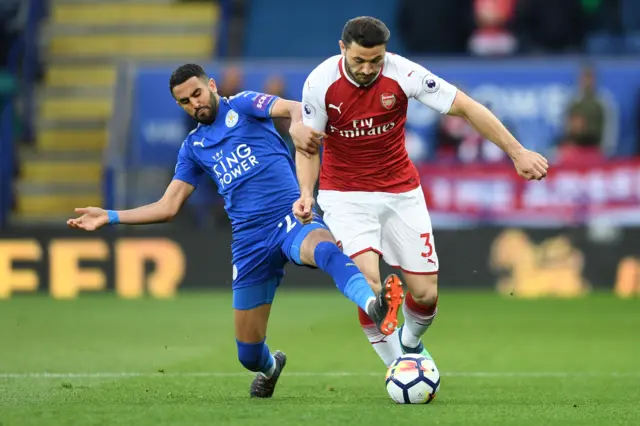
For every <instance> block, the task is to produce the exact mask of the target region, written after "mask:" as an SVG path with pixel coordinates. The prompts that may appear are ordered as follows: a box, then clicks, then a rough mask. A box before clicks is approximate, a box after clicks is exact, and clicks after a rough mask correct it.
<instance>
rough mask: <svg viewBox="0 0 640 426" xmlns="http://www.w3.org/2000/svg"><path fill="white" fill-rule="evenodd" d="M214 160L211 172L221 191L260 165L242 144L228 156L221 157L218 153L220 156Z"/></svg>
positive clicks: (246, 146)
mask: <svg viewBox="0 0 640 426" xmlns="http://www.w3.org/2000/svg"><path fill="white" fill-rule="evenodd" d="M216 154H217V153H216ZM214 160H215V161H216V164H214V166H213V172H214V173H215V174H216V178H217V179H218V183H219V184H220V187H221V188H222V189H224V188H226V187H227V186H228V185H230V184H231V183H232V182H233V181H234V180H235V179H237V178H239V177H241V176H244V175H246V174H247V173H248V172H249V171H250V170H251V169H253V168H254V167H255V166H257V165H258V164H260V163H259V162H258V160H257V159H256V156H255V155H254V154H253V153H252V151H251V147H250V146H249V145H247V144H244V143H243V144H240V145H238V146H237V147H236V148H235V149H234V150H233V151H232V152H231V153H230V154H226V155H224V156H223V155H222V151H220V155H219V156H214Z"/></svg>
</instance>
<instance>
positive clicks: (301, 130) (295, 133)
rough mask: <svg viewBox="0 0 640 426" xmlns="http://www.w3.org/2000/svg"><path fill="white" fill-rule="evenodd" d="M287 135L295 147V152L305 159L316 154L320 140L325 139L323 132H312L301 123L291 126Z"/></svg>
mask: <svg viewBox="0 0 640 426" xmlns="http://www.w3.org/2000/svg"><path fill="white" fill-rule="evenodd" d="M289 134H290V135H291V139H293V143H294V145H295V146H296V151H298V152H299V153H301V154H302V155H304V156H305V157H307V158H310V156H311V155H315V154H317V153H318V150H319V149H320V145H321V144H322V138H325V137H327V135H326V134H324V133H323V132H318V131H316V130H313V129H312V128H311V127H307V126H305V125H304V124H303V123H302V122H301V121H298V122H294V123H292V124H291V127H289Z"/></svg>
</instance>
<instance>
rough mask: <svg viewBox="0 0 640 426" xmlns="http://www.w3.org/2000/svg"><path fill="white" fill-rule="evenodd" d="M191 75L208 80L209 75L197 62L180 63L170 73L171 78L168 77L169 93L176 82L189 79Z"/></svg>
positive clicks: (179, 82)
mask: <svg viewBox="0 0 640 426" xmlns="http://www.w3.org/2000/svg"><path fill="white" fill-rule="evenodd" d="M191 77H198V78H199V79H200V80H204V81H206V80H208V79H209V76H207V73H206V72H205V71H204V68H202V67H201V66H200V65H198V64H184V65H180V66H179V67H178V68H176V70H175V71H174V72H173V73H172V74H171V78H169V90H171V94H173V88H174V87H176V86H177V85H178V84H182V83H184V82H185V81H187V80H189V79H190V78H191Z"/></svg>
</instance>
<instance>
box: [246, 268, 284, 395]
mask: <svg viewBox="0 0 640 426" xmlns="http://www.w3.org/2000/svg"><path fill="white" fill-rule="evenodd" d="M276 287H277V281H276V280H273V281H272V282H268V283H265V284H260V285H256V286H250V287H241V288H236V289H234V290H233V307H234V309H235V311H234V316H235V328H236V343H237V346H238V360H239V361H240V363H241V364H242V365H243V366H244V368H246V369H247V370H249V371H254V372H256V373H257V374H256V377H255V379H254V380H253V382H252V383H251V388H250V389H249V394H250V396H252V397H256V398H271V397H272V396H273V392H274V391H275V388H276V384H277V383H278V379H279V378H280V374H282V370H283V369H284V367H285V365H286V363H287V357H286V355H285V354H283V353H282V352H280V351H276V352H275V353H274V354H273V355H272V354H271V352H270V351H269V347H268V346H267V344H266V332H267V322H268V320H269V313H270V312H271V302H272V301H273V297H274V294H275V289H276Z"/></svg>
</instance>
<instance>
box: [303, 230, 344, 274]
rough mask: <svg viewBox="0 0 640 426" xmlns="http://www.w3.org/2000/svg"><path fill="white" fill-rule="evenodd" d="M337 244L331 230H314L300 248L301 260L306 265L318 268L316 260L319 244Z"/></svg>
mask: <svg viewBox="0 0 640 426" xmlns="http://www.w3.org/2000/svg"><path fill="white" fill-rule="evenodd" d="M335 242H336V240H335V239H334V238H333V235H332V234H331V232H329V230H327V229H324V228H319V229H314V230H313V231H311V232H310V233H309V235H307V237H306V238H305V239H304V241H303V242H302V246H301V247H300V260H302V262H303V263H304V264H305V265H312V266H318V265H317V264H316V259H315V258H316V249H317V248H318V244H321V243H332V244H335ZM336 247H337V246H336Z"/></svg>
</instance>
